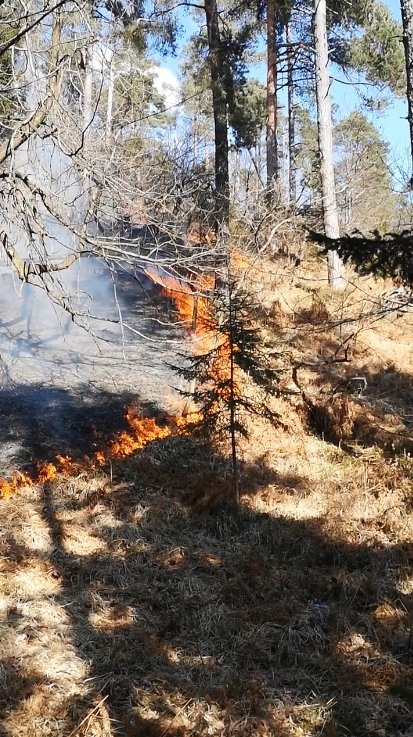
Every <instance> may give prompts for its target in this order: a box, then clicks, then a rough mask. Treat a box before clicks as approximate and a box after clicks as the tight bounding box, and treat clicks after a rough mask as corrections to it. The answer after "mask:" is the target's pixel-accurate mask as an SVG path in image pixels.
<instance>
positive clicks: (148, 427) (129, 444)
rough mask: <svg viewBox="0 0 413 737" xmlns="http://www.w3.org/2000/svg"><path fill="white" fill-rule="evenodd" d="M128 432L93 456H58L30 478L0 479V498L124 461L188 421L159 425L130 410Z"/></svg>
mask: <svg viewBox="0 0 413 737" xmlns="http://www.w3.org/2000/svg"><path fill="white" fill-rule="evenodd" d="M126 419H127V422H128V424H129V431H128V432H127V431H123V432H121V433H119V434H118V435H117V436H116V437H115V438H114V439H113V440H112V441H111V442H110V444H109V445H108V447H107V449H105V450H98V451H96V452H95V453H94V454H93V456H92V457H86V456H85V457H84V458H83V459H82V460H81V461H78V462H76V461H74V460H73V459H72V458H70V456H62V455H57V456H56V459H55V462H54V463H42V464H40V465H39V466H38V469H37V472H36V473H34V474H32V475H29V474H26V473H21V472H20V471H18V472H17V473H16V474H15V475H14V476H13V478H12V479H10V480H8V479H5V478H0V496H2V497H6V496H10V495H11V494H13V493H14V492H16V491H18V490H19V489H21V488H23V487H25V486H36V485H37V484H43V483H45V482H46V481H53V480H54V479H56V478H57V477H60V476H63V477H69V476H75V475H77V474H79V473H81V472H84V471H87V470H93V469H96V468H102V467H104V466H105V465H107V464H108V463H110V462H111V461H112V460H115V459H117V458H126V457H127V456H130V455H132V454H133V453H135V451H137V450H141V449H142V448H144V447H145V446H146V445H148V443H151V442H153V441H155V440H162V439H164V438H167V437H171V436H172V435H177V434H178V433H181V434H184V433H185V431H186V429H187V426H188V421H187V420H186V419H184V418H181V417H172V416H168V417H166V418H165V419H166V422H165V423H164V424H158V423H157V422H156V420H154V419H153V418H152V417H142V416H140V415H139V414H138V413H137V412H136V411H134V410H133V409H129V410H128V412H127V414H126Z"/></svg>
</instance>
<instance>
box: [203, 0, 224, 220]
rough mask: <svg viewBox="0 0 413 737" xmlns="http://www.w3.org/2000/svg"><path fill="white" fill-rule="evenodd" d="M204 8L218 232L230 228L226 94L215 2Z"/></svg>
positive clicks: (213, 0) (208, 0)
mask: <svg viewBox="0 0 413 737" xmlns="http://www.w3.org/2000/svg"><path fill="white" fill-rule="evenodd" d="M204 7H205V17H206V25H207V31H208V49H209V55H208V60H209V69H210V74H211V82H212V101H213V113H214V131H215V191H216V226H217V228H218V229H219V228H220V227H221V226H222V225H227V224H228V221H229V168H228V121H227V94H226V89H225V73H224V69H223V54H222V48H221V37H220V32H219V24H218V9H217V3H216V0H205V5H204Z"/></svg>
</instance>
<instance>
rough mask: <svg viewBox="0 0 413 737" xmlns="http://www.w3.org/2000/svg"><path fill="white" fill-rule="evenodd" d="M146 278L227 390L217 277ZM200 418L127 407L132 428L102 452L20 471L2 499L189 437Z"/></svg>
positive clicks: (1, 483) (0, 487) (0, 482)
mask: <svg viewBox="0 0 413 737" xmlns="http://www.w3.org/2000/svg"><path fill="white" fill-rule="evenodd" d="M146 273H147V275H148V276H149V277H150V278H151V279H152V280H153V281H154V282H155V283H156V284H158V285H159V286H160V287H161V288H162V290H163V293H164V294H165V296H167V297H168V298H170V299H171V300H172V302H173V305H174V307H175V309H176V312H177V315H178V317H179V321H180V322H181V323H182V324H183V326H184V327H185V329H186V332H187V333H188V334H189V335H192V336H193V337H194V341H193V346H192V350H193V353H194V355H195V356H198V355H202V354H205V353H207V352H209V351H212V352H213V353H214V357H213V359H212V364H211V368H210V376H211V381H214V382H216V383H219V384H221V385H223V386H224V387H225V385H226V383H227V380H228V378H229V372H230V347H229V342H228V337H227V336H225V335H220V334H219V330H218V324H217V321H216V319H215V317H214V314H213V308H212V300H211V295H212V290H213V287H214V278H213V277H212V276H210V275H200V276H198V278H197V280H196V282H195V284H194V287H193V286H192V285H191V284H190V283H185V282H182V281H181V280H178V279H176V278H175V277H173V276H172V275H169V274H167V273H165V274H163V273H162V274H161V273H159V272H158V271H156V270H155V269H151V268H150V267H148V268H147V269H146ZM208 383H209V379H208ZM226 391H227V390H226V389H225V388H224V389H222V396H226ZM188 415H189V416H188ZM199 419H200V415H199V414H198V413H197V411H196V410H195V409H194V408H193V411H190V412H189V413H187V414H186V416H185V417H183V416H170V415H168V416H166V417H165V418H164V419H163V420H162V421H161V422H157V421H156V419H154V418H153V417H145V416H142V415H141V414H140V413H139V411H137V410H136V409H134V408H129V409H128V411H127V413H126V421H127V423H128V429H127V430H124V431H122V432H120V433H118V434H117V435H115V437H114V438H113V439H112V440H111V441H109V443H108V444H107V445H106V446H105V447H104V448H102V449H99V450H97V451H95V453H93V455H91V456H84V457H83V458H81V459H80V460H77V459H73V458H71V457H70V456H64V455H59V454H58V455H56V458H55V459H54V460H53V462H47V463H42V464H39V465H38V466H37V469H36V471H35V472H32V473H23V472H17V473H16V474H15V475H14V476H13V477H12V478H11V479H6V478H0V496H3V497H4V496H10V495H11V494H13V493H14V492H16V491H18V490H19V489H21V488H23V487H25V486H36V485H37V484H42V483H45V482H47V481H53V480H54V479H56V478H57V477H59V476H63V477H70V476H72V477H73V476H76V475H78V474H80V473H84V472H87V471H93V470H96V469H98V468H104V467H105V466H107V465H108V464H110V463H111V462H112V461H113V460H115V459H122V458H126V457H128V456H130V455H132V454H133V453H135V452H136V451H139V450H141V449H142V448H144V447H145V446H146V445H148V444H149V443H151V442H154V441H156V440H163V439H165V438H168V437H171V436H175V435H178V434H185V433H187V432H189V431H190V428H191V427H192V425H193V423H194V422H197V421H198V420H199Z"/></svg>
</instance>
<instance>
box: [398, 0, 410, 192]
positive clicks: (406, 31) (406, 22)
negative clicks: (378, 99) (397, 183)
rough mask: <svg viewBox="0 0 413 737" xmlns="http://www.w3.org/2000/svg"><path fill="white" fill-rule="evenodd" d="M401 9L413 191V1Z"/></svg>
mask: <svg viewBox="0 0 413 737" xmlns="http://www.w3.org/2000/svg"><path fill="white" fill-rule="evenodd" d="M400 9H401V14H402V23H403V44H404V53H405V56H406V77H407V106H408V112H407V119H408V121H409V127H410V152H411V159H412V170H411V177H410V188H411V189H413V0H400Z"/></svg>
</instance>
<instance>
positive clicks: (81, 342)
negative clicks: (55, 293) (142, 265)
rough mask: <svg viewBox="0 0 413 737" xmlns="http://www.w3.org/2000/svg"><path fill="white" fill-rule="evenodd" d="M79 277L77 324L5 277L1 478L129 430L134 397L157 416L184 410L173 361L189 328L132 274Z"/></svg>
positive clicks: (0, 296)
mask: <svg viewBox="0 0 413 737" xmlns="http://www.w3.org/2000/svg"><path fill="white" fill-rule="evenodd" d="M81 277H82V278H81V279H80V280H79V282H78V283H77V285H76V288H77V291H76V294H75V295H74V299H77V302H76V304H78V306H79V315H78V316H77V317H76V318H75V319H76V321H77V322H78V323H80V324H76V322H73V321H72V320H71V317H70V315H68V314H67V313H65V312H64V311H63V310H60V311H59V309H58V308H56V307H55V306H54V305H53V304H51V302H50V300H49V299H48V297H47V296H46V295H45V294H44V293H43V292H41V291H40V290H39V289H36V288H34V287H30V286H28V285H24V286H23V288H22V287H21V285H18V284H16V283H15V282H14V280H13V277H12V275H11V274H10V273H9V272H5V273H3V274H0V358H1V364H0V382H1V390H0V437H1V438H2V444H1V450H0V474H5V473H10V472H13V471H14V470H15V469H21V468H27V467H30V465H31V464H32V463H33V462H34V461H44V460H51V459H52V458H53V457H54V456H55V455H56V453H68V454H70V455H72V456H74V457H77V456H80V455H83V454H85V453H86V454H88V453H91V452H93V451H94V450H95V449H96V446H97V444H98V443H100V442H103V441H105V440H106V439H108V438H109V437H111V436H112V435H113V433H115V432H117V431H119V430H122V429H123V428H124V427H125V412H126V409H127V407H128V406H130V405H131V404H132V403H133V404H141V405H142V407H143V409H144V411H146V412H148V413H150V414H151V415H153V414H156V413H157V412H164V411H169V412H176V411H178V410H179V407H180V406H181V405H180V398H179V395H178V392H177V391H176V390H175V389H174V387H176V386H177V385H178V384H179V379H178V378H177V376H176V375H175V374H174V372H173V371H172V369H171V368H170V367H169V365H168V364H171V363H172V364H176V363H177V360H178V359H177V352H178V350H179V349H180V350H182V332H181V331H180V330H179V329H177V328H176V327H174V326H173V324H172V323H171V320H173V316H172V315H171V313H170V309H169V306H168V304H167V302H166V299H165V298H164V297H163V295H162V294H161V292H160V290H159V289H158V288H157V287H154V286H153V285H151V284H150V283H149V282H148V281H145V280H144V278H138V280H137V279H136V278H133V276H131V275H130V274H127V273H117V274H113V273H111V272H109V271H108V270H100V271H99V270H98V272H97V273H92V274H88V275H87V277H86V278H85V277H84V275H81ZM72 281H73V280H72ZM81 313H83V314H81Z"/></svg>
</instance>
